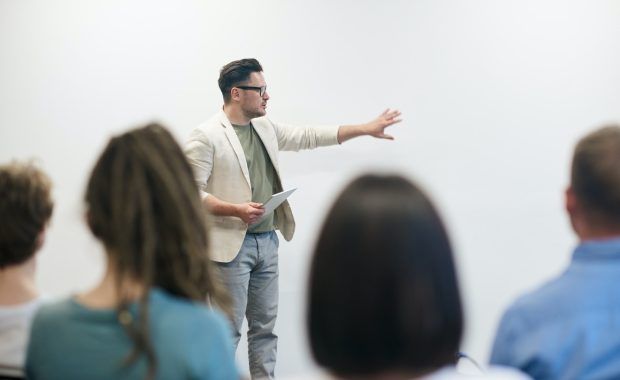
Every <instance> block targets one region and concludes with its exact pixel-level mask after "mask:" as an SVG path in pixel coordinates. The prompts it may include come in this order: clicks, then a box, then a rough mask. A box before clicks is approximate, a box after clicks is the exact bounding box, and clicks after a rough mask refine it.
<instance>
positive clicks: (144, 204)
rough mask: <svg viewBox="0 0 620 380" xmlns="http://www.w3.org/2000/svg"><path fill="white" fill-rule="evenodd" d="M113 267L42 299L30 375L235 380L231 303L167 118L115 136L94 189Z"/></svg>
mask: <svg viewBox="0 0 620 380" xmlns="http://www.w3.org/2000/svg"><path fill="white" fill-rule="evenodd" d="M85 199H86V206H87V220H88V225H89V227H90V229H91V231H92V233H93V234H94V236H95V237H96V238H97V239H98V240H100V241H101V243H102V244H103V246H104V248H105V252H106V259H107V268H106V271H105V275H104V277H103V279H102V280H101V282H100V283H99V284H98V285H97V286H96V287H95V288H94V289H92V290H91V291H88V292H86V293H83V294H78V295H77V296H74V297H71V298H69V299H67V300H64V301H62V302H59V303H56V304H50V305H48V306H43V307H42V308H41V309H40V312H39V313H38V314H37V315H36V317H35V319H34V322H33V325H32V333H31V339H30V344H29V347H28V357H27V362H26V374H27V376H28V378H29V379H63V380H67V379H90V380H97V379H116V380H119V379H120V380H122V379H145V378H147V379H153V378H154V379H225V380H230V379H236V378H238V374H237V370H236V368H235V364H234V357H233V352H232V348H231V347H232V343H231V342H232V341H231V339H232V338H231V337H230V334H229V329H228V324H227V321H226V318H225V317H224V316H223V315H222V314H221V313H220V312H218V311H215V310H212V309H211V308H209V307H208V306H207V305H206V301H207V298H209V299H210V301H211V303H212V304H215V305H220V306H221V307H222V308H224V309H226V307H227V306H228V304H227V303H226V298H225V297H224V295H223V293H222V292H221V291H220V288H219V287H218V286H217V282H216V280H215V277H214V275H215V273H214V272H213V270H214V269H213V267H212V265H213V264H211V261H210V260H209V255H208V243H209V240H208V234H207V226H206V219H205V213H204V210H203V209H202V205H201V203H200V197H199V195H198V189H197V188H196V186H195V184H194V181H193V178H192V173H191V168H190V166H189V164H188V163H187V161H186V160H185V156H184V155H183V153H182V151H181V149H180V148H179V146H178V145H177V143H176V142H175V141H174V139H173V137H172V136H171V134H170V133H169V132H168V131H167V130H166V129H165V128H163V127H161V126H159V125H148V126H146V127H144V128H139V129H134V130H131V131H129V132H127V133H124V134H122V135H119V136H117V137H114V138H112V139H111V141H110V142H109V144H108V145H107V147H106V148H105V150H104V152H103V153H102V154H101V156H100V158H99V160H98V162H97V164H96V165H95V168H94V169H93V171H92V174H91V176H90V180H89V182H88V186H87V189H86V197H85Z"/></svg>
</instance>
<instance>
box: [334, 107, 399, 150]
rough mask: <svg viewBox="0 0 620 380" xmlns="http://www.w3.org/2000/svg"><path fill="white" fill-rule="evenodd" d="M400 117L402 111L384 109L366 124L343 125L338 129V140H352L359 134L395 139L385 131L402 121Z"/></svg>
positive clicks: (340, 141)
mask: <svg viewBox="0 0 620 380" xmlns="http://www.w3.org/2000/svg"><path fill="white" fill-rule="evenodd" d="M399 117H400V111H398V110H390V109H389V108H388V109H386V110H385V111H383V113H382V114H381V115H379V116H378V117H377V118H376V119H374V120H371V121H370V122H368V123H365V124H356V125H343V126H341V127H340V128H339V129H338V142H339V143H340V144H342V143H343V142H345V141H347V140H350V139H352V138H354V137H358V136H366V135H368V136H373V137H376V138H378V139H388V140H394V137H392V136H390V135H388V134H386V133H385V128H387V127H389V126H391V125H393V124H396V123H400V122H401V120H402V119H400V118H399Z"/></svg>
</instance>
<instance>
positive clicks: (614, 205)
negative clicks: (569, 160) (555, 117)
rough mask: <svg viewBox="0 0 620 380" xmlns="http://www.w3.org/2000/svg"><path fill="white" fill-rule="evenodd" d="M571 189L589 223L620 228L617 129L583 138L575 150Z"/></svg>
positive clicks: (619, 141) (619, 129)
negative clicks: (583, 209) (586, 214)
mask: <svg viewBox="0 0 620 380" xmlns="http://www.w3.org/2000/svg"><path fill="white" fill-rule="evenodd" d="M571 187H572V189H573V191H574V193H575V196H576V197H577V198H578V199H579V200H580V201H581V202H582V204H583V205H584V206H585V208H586V212H587V213H588V216H589V219H590V222H591V223H594V224H600V225H612V226H616V227H620V126H619V125H610V126H606V127H603V128H600V129H598V130H596V131H594V132H592V133H590V134H588V135H586V136H585V137H583V138H582V139H581V140H580V141H579V142H578V143H577V146H576V147H575V153H574V155H573V164H572V169H571Z"/></svg>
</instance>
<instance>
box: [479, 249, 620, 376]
mask: <svg viewBox="0 0 620 380" xmlns="http://www.w3.org/2000/svg"><path fill="white" fill-rule="evenodd" d="M491 363H492V364H499V365H506V366H511V367H516V368H519V369H520V370H521V371H523V372H526V373H528V374H529V375H530V376H532V377H533V378H535V379H537V380H541V379H620V238H617V239H609V240H593V241H586V242H583V243H581V244H579V245H578V246H577V248H576V249H575V251H574V252H573V257H572V261H571V263H570V265H569V266H568V268H567V269H566V271H565V272H564V273H562V274H561V275H560V276H559V277H557V278H555V279H553V280H551V281H549V282H548V283H546V284H545V285H543V286H542V287H541V288H539V289H537V290H536V291H534V292H532V293H530V294H527V295H524V296H522V297H521V298H519V299H518V300H517V301H516V302H515V303H514V304H513V305H512V306H511V307H510V308H509V309H508V310H507V311H506V313H505V314H504V316H503V318H502V320H501V322H500V326H499V329H498V331H497V335H496V337H495V343H494V344H493V351H492V353H491Z"/></svg>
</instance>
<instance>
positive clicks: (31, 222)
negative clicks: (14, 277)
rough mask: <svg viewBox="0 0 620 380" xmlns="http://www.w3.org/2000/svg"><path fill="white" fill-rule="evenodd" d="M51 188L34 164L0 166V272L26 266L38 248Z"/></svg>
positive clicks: (47, 216) (48, 214) (49, 212)
mask: <svg viewBox="0 0 620 380" xmlns="http://www.w3.org/2000/svg"><path fill="white" fill-rule="evenodd" d="M51 186H52V184H51V181H50V179H49V177H48V176H47V175H45V173H43V171H41V170H40V169H39V168H37V167H36V166H35V165H34V164H33V163H20V162H12V163H10V164H8V165H2V166H0V269H3V268H4V267H7V266H12V265H19V264H22V263H24V262H26V261H27V260H28V259H30V258H31V257H32V256H33V255H34V254H35V252H36V251H37V249H38V248H39V246H38V245H39V240H38V238H39V235H40V234H41V232H42V231H43V229H44V228H45V225H46V224H47V222H48V221H49V219H50V218H51V216H52V211H53V209H54V203H53V201H52V197H51V194H50V190H51Z"/></svg>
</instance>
